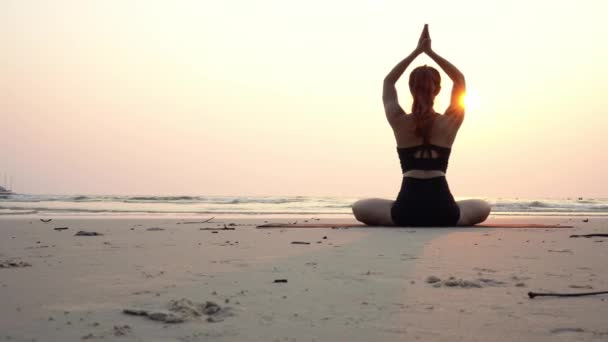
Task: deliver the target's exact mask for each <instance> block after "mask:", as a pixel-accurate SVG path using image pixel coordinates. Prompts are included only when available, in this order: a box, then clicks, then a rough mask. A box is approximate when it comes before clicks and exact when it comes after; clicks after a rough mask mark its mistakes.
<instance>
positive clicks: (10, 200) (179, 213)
mask: <svg viewBox="0 0 608 342" xmlns="http://www.w3.org/2000/svg"><path fill="white" fill-rule="evenodd" d="M357 199H358V198H346V197H308V196H293V197H265V196H262V197H247V196H238V197H235V196H112V195H105V196H100V195H27V194H15V195H10V196H7V197H2V198H0V215H1V216H3V217H7V216H8V217H10V216H17V215H37V216H40V215H43V216H103V217H107V216H119V217H130V216H161V217H163V216H167V217H188V216H209V217H210V216H224V217H226V216H230V217H252V216H268V217H273V216H306V217H346V216H351V215H352V214H351V205H352V203H354V202H355V201H356V200H357ZM457 200H458V198H457ZM485 200H487V201H488V202H490V203H491V205H492V215H519V216H578V215H587V216H608V199H605V198H604V199H600V198H565V199H529V198H528V199H525V198H485Z"/></svg>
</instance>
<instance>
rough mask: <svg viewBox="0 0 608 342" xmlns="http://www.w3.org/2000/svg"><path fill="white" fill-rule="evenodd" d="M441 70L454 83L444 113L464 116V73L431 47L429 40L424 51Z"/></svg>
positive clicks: (465, 88)
mask: <svg viewBox="0 0 608 342" xmlns="http://www.w3.org/2000/svg"><path fill="white" fill-rule="evenodd" d="M424 52H425V53H426V54H427V55H428V56H429V57H430V58H431V59H432V60H433V61H434V62H435V63H437V65H439V67H441V69H443V71H444V72H445V73H446V74H448V76H449V77H450V79H451V80H452V82H454V85H453V86H452V96H451V100H450V106H449V107H448V109H447V110H446V111H445V114H446V115H450V116H452V115H453V116H456V117H458V118H460V119H461V120H462V119H463V118H464V101H463V100H464V95H465V93H466V90H467V86H466V82H465V80H464V75H463V74H462V73H461V72H460V70H458V68H456V67H455V66H454V65H453V64H452V63H450V62H448V61H447V60H446V59H445V58H443V57H441V56H439V55H438V54H437V53H436V52H435V51H433V50H432V49H431V46H430V42H429V46H428V49H427V50H426V51H424Z"/></svg>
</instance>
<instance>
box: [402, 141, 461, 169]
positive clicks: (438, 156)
mask: <svg viewBox="0 0 608 342" xmlns="http://www.w3.org/2000/svg"><path fill="white" fill-rule="evenodd" d="M433 152H435V157H433ZM451 152H452V149H451V148H449V147H443V146H437V145H433V144H423V145H417V146H412V147H397V153H398V154H399V161H400V162H401V171H403V172H404V173H405V172H407V171H410V170H425V171H430V170H438V171H443V172H446V171H447V169H448V160H449V159H450V153H451Z"/></svg>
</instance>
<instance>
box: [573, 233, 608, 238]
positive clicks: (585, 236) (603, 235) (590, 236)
mask: <svg viewBox="0 0 608 342" xmlns="http://www.w3.org/2000/svg"><path fill="white" fill-rule="evenodd" d="M570 237H571V238H579V237H584V238H592V237H608V234H582V235H576V234H574V235H570Z"/></svg>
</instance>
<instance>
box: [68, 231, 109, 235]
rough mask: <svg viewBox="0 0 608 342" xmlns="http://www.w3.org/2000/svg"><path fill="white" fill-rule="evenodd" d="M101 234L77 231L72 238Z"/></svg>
mask: <svg viewBox="0 0 608 342" xmlns="http://www.w3.org/2000/svg"><path fill="white" fill-rule="evenodd" d="M102 235H103V234H101V233H98V232H87V231H84V230H81V231H78V233H76V234H74V236H102Z"/></svg>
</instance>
